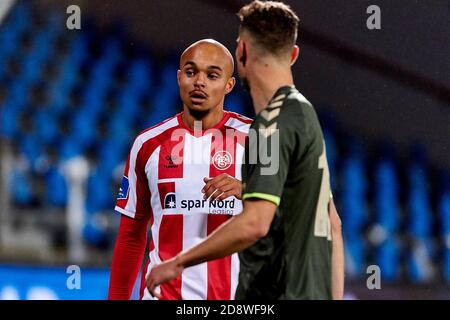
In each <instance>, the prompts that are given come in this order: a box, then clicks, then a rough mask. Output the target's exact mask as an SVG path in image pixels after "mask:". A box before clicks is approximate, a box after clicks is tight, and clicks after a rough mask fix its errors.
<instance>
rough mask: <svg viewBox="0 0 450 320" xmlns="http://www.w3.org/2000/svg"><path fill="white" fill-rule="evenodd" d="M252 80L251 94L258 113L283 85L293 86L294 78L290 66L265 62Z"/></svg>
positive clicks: (256, 70)
mask: <svg viewBox="0 0 450 320" xmlns="http://www.w3.org/2000/svg"><path fill="white" fill-rule="evenodd" d="M249 82H250V88H251V90H250V94H251V96H252V100H253V106H254V108H255V112H256V114H258V113H260V112H261V111H262V110H263V109H264V108H266V107H267V105H268V104H269V101H270V100H271V99H272V98H273V96H274V94H275V93H276V92H277V90H278V89H279V88H281V87H283V86H292V85H293V84H294V79H293V77H292V72H291V69H290V68H282V67H278V66H275V65H274V66H273V67H271V66H270V65H267V64H265V65H264V66H260V67H258V68H257V69H256V68H255V72H254V73H253V76H252V77H251V79H249Z"/></svg>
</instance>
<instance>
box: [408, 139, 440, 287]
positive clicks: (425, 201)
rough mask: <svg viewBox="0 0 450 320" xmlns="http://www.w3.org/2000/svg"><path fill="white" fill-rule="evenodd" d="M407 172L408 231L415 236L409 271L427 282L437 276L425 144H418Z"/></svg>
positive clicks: (411, 277)
mask: <svg viewBox="0 0 450 320" xmlns="http://www.w3.org/2000/svg"><path fill="white" fill-rule="evenodd" d="M407 175H408V180H409V190H408V193H409V194H408V224H407V231H408V234H409V236H410V239H411V247H410V251H409V252H408V256H407V268H408V274H409V277H410V280H411V281H413V282H427V281H431V280H432V279H433V277H434V265H433V258H434V254H435V247H434V245H433V239H432V238H431V236H432V229H431V228H432V223H433V221H432V211H431V207H430V199H429V194H430V190H429V182H428V176H427V168H426V160H425V154H424V150H423V149H422V148H421V147H415V148H414V150H413V156H412V161H411V164H410V165H409V167H408V170H407Z"/></svg>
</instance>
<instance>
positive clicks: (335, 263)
mask: <svg viewBox="0 0 450 320" xmlns="http://www.w3.org/2000/svg"><path fill="white" fill-rule="evenodd" d="M330 222H331V237H332V239H333V240H332V254H331V291H332V295H333V300H342V299H343V297H344V239H343V237H342V224H341V219H340V218H339V215H338V213H337V210H336V207H335V205H334V202H333V199H331V201H330Z"/></svg>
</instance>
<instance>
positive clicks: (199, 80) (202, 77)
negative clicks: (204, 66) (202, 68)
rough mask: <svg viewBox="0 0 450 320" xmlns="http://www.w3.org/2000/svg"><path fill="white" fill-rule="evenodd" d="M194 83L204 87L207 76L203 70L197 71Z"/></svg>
mask: <svg viewBox="0 0 450 320" xmlns="http://www.w3.org/2000/svg"><path fill="white" fill-rule="evenodd" d="M194 85H196V86H199V87H204V86H205V85H206V76H205V75H204V74H203V73H202V72H199V73H197V75H196V77H195V79H194Z"/></svg>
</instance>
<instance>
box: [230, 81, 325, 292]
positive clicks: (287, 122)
mask: <svg viewBox="0 0 450 320" xmlns="http://www.w3.org/2000/svg"><path fill="white" fill-rule="evenodd" d="M242 181H243V185H244V192H243V199H244V200H247V201H249V200H250V201H251V199H254V198H257V199H265V200H268V201H272V202H274V203H275V204H276V205H277V207H278V208H277V212H276V215H275V217H274V220H273V222H272V225H271V226H270V230H269V233H268V235H267V236H266V237H264V238H262V239H260V240H259V241H258V242H256V243H255V244H254V245H253V246H251V247H249V248H248V249H246V250H244V251H243V252H241V253H240V254H239V258H240V262H241V269H240V274H239V285H238V289H237V293H236V298H237V299H331V241H330V240H331V235H330V233H331V232H330V220H329V216H328V204H329V201H330V196H331V193H330V182H329V173H328V165H327V160H326V155H325V144H324V140H323V135H322V130H321V128H320V124H319V121H318V119H317V115H316V113H315V111H314V108H313V106H312V105H311V104H310V103H309V102H308V101H307V100H306V99H305V97H303V95H301V94H300V93H299V92H298V91H297V90H296V89H295V87H293V86H292V87H291V86H286V87H282V88H280V89H279V90H278V91H277V92H276V93H275V95H274V97H273V98H272V100H271V101H270V103H269V105H268V106H267V107H266V108H265V109H264V110H263V111H261V112H260V113H259V114H258V115H257V117H256V119H255V121H254V122H253V124H252V126H251V130H250V133H249V137H248V141H247V145H246V152H245V159H244V164H243V166H242Z"/></svg>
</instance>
